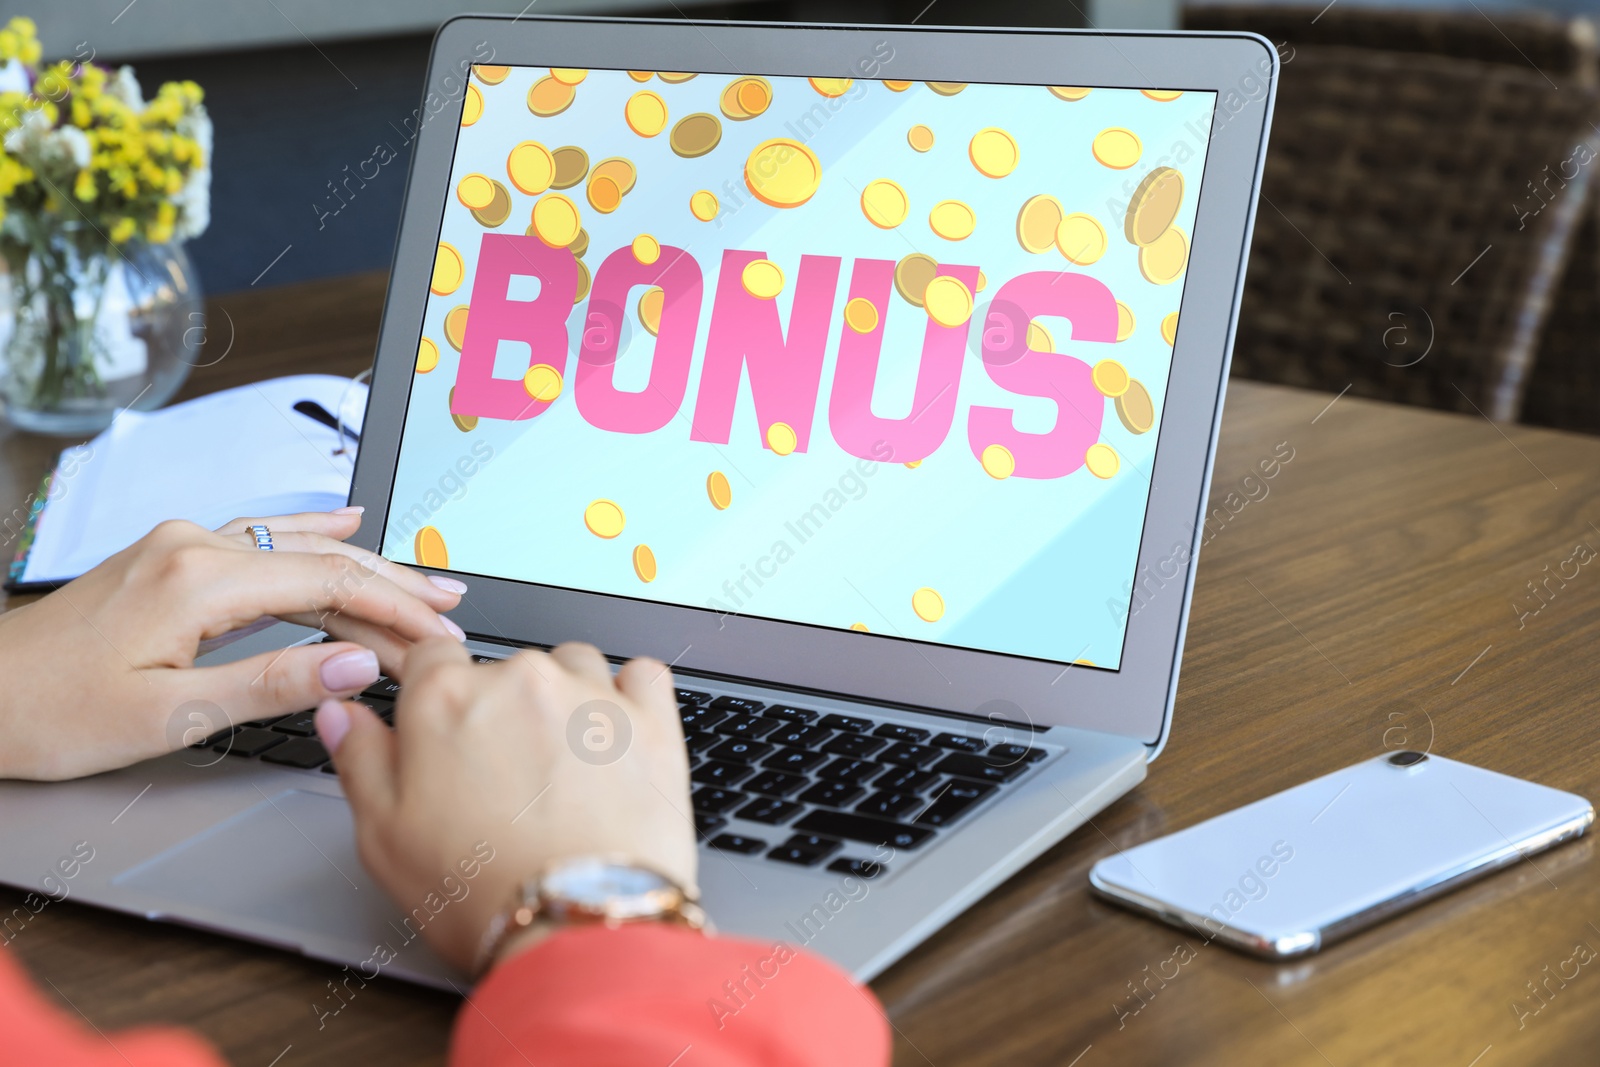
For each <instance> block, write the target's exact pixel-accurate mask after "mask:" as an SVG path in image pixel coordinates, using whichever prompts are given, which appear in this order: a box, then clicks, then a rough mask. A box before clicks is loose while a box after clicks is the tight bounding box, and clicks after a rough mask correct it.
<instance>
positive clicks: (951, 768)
mask: <svg viewBox="0 0 1600 1067" xmlns="http://www.w3.org/2000/svg"><path fill="white" fill-rule="evenodd" d="M931 769H932V770H935V771H939V772H941V773H943V774H955V775H960V776H961V777H962V778H972V779H976V780H977V781H980V782H1009V781H1011V779H1013V778H1015V777H1016V776H1017V775H1019V774H1021V773H1022V772H1023V771H1026V770H1027V769H1028V765H1027V764H1026V763H1013V764H1010V765H1009V766H1007V765H1001V764H995V763H990V762H989V758H988V757H987V756H970V755H968V754H967V753H965V752H952V753H951V754H950V755H948V756H946V757H945V758H944V759H942V760H940V761H939V762H938V763H936V764H934V765H933V767H932V768H931Z"/></svg>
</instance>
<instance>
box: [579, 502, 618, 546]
mask: <svg viewBox="0 0 1600 1067" xmlns="http://www.w3.org/2000/svg"><path fill="white" fill-rule="evenodd" d="M583 524H584V525H585V526H587V527H588V528H589V532H590V533H592V534H594V535H595V536H596V537H604V538H605V539H606V540H607V541H609V540H611V539H612V538H613V537H616V536H617V535H618V534H620V533H622V528H623V527H624V526H626V525H627V519H625V518H624V517H623V515H622V509H621V508H619V507H618V506H617V505H616V504H615V503H614V502H612V501H610V500H596V501H595V502H594V503H592V504H590V505H589V506H588V507H586V508H584V509H583Z"/></svg>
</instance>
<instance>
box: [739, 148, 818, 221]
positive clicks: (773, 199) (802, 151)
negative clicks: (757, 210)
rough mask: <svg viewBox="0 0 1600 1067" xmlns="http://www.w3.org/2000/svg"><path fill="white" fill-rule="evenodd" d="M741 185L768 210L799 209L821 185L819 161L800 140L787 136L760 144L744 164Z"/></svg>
mask: <svg viewBox="0 0 1600 1067" xmlns="http://www.w3.org/2000/svg"><path fill="white" fill-rule="evenodd" d="M744 183H745V185H747V186H748V187H749V189H750V193H751V195H753V196H754V197H755V198H756V199H757V200H759V201H761V202H762V203H763V204H766V205H768V206H769V207H782V208H789V207H799V206H800V205H801V204H803V203H805V202H806V201H807V200H810V199H811V198H812V197H813V196H815V195H816V193H817V187H818V186H820V185H821V184H822V161H821V160H820V159H818V158H817V154H816V153H815V152H813V151H811V149H809V148H807V147H806V146H805V145H803V144H801V143H800V142H799V141H793V140H790V139H788V138H786V137H778V138H774V139H773V140H770V141H763V142H761V143H760V144H758V145H756V147H755V150H754V151H752V152H751V153H750V158H749V159H747V160H746V161H745V164H744Z"/></svg>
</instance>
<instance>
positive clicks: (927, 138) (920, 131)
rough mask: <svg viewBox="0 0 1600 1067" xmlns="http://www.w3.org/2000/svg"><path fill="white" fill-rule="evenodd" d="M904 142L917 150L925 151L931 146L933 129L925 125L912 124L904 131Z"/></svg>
mask: <svg viewBox="0 0 1600 1067" xmlns="http://www.w3.org/2000/svg"><path fill="white" fill-rule="evenodd" d="M906 143H907V144H909V145H910V146H911V147H912V148H913V149H915V150H916V151H918V152H926V151H928V150H929V149H931V148H932V147H933V131H932V130H930V129H928V127H926V126H913V127H911V128H910V129H909V130H907V131H906Z"/></svg>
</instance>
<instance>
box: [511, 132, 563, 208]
mask: <svg viewBox="0 0 1600 1067" xmlns="http://www.w3.org/2000/svg"><path fill="white" fill-rule="evenodd" d="M506 177H508V178H510V179H511V184H512V185H515V186H516V187H517V190H518V191H519V192H524V193H527V194H528V195H529V196H538V195H539V194H540V193H542V192H544V191H545V190H546V189H548V188H550V183H551V182H553V181H554V180H555V177H556V161H555V157H554V156H552V155H551V154H550V149H548V148H546V147H545V146H544V145H542V144H540V143H539V142H538V141H523V142H522V143H521V144H519V145H517V147H515V148H513V149H512V150H511V154H510V155H509V156H507V157H506Z"/></svg>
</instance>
